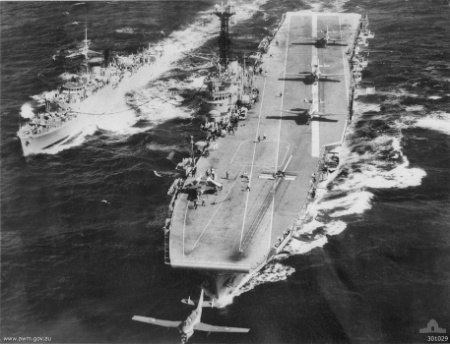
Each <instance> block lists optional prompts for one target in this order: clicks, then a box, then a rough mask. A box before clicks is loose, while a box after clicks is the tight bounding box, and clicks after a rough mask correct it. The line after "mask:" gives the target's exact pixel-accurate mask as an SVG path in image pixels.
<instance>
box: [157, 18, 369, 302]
mask: <svg viewBox="0 0 450 344" xmlns="http://www.w3.org/2000/svg"><path fill="white" fill-rule="evenodd" d="M361 26H362V24H361V16H360V15H359V14H342V13H315V12H309V11H302V12H289V13H286V15H285V16H284V18H283V21H282V24H281V25H280V27H279V29H278V31H277V32H276V34H275V36H274V37H273V38H272V40H271V44H270V46H269V48H268V51H267V53H266V54H265V55H264V57H263V60H262V66H261V69H260V72H261V74H260V75H259V76H257V77H256V80H255V85H256V86H257V87H258V89H259V101H258V102H257V103H256V104H255V106H254V107H253V108H252V109H251V110H250V111H249V112H248V115H247V118H246V120H245V121H240V122H239V127H238V130H237V131H236V132H235V133H234V134H232V135H227V136H226V137H225V138H220V139H218V140H217V141H215V142H213V143H212V147H211V148H212V149H211V150H210V154H209V156H207V157H201V158H199V159H198V161H197V163H196V169H195V175H191V176H190V177H188V178H187V179H186V180H185V181H184V185H187V184H189V183H190V185H192V183H194V184H195V180H197V181H198V180H199V179H200V178H209V179H207V180H210V181H214V183H215V184H217V185H220V187H219V190H220V191H218V192H216V193H212V194H204V195H202V196H201V199H199V201H198V202H197V201H193V198H192V195H190V194H189V193H183V192H178V193H176V194H175V196H174V198H173V202H172V203H171V220H170V226H167V227H166V253H165V254H166V257H165V258H166V263H168V264H170V265H171V266H173V267H176V268H188V269H196V270H203V271H205V272H207V274H208V275H209V276H212V277H213V279H214V283H213V284H214V285H211V286H210V288H209V289H210V295H211V296H213V297H214V298H215V299H216V300H217V304H220V302H221V300H224V299H226V298H227V297H228V296H229V295H232V293H233V291H234V290H236V288H238V287H240V286H242V285H243V284H244V283H245V282H246V281H247V280H248V279H249V278H250V277H251V276H252V274H254V273H255V272H256V271H258V269H260V268H261V267H263V266H264V265H265V264H266V263H267V262H268V261H269V260H270V259H271V257H273V256H274V255H276V254H277V252H279V251H280V250H281V248H282V247H283V246H284V245H285V244H286V243H287V242H288V241H289V240H290V239H291V236H292V232H293V230H294V229H295V227H296V226H297V228H298V226H299V223H300V222H301V219H302V218H304V216H305V215H306V214H305V212H306V209H307V205H308V203H310V202H311V201H312V200H313V199H314V194H315V192H314V187H315V186H317V176H318V174H317V173H318V172H320V169H323V163H324V159H325V156H324V154H325V153H326V152H327V151H329V150H327V147H336V146H339V144H340V143H341V142H342V140H343V138H344V135H345V131H346V127H347V122H348V121H349V120H350V114H349V109H350V106H351V105H350V104H351V102H352V87H353V85H352V83H353V76H352V73H351V65H350V63H349V61H350V59H351V58H352V57H353V55H354V49H355V42H356V39H357V37H358V35H359V30H360V28H361ZM325 31H326V32H327V35H328V32H332V33H333V35H334V36H337V37H338V38H339V40H340V41H342V42H346V44H345V45H344V44H340V45H332V44H330V45H327V46H326V47H317V46H316V45H315V44H306V43H302V42H305V41H306V40H308V39H309V40H312V39H317V37H320V36H321V32H325ZM319 61H320V62H319ZM319 64H320V65H321V72H322V73H323V74H327V75H332V77H329V78H328V77H322V78H320V79H319V80H312V82H308V81H307V80H306V79H305V78H302V76H301V74H302V73H303V72H305V71H311V70H312V68H313V67H314V66H315V65H319ZM316 67H318V66H316ZM311 74H312V73H311ZM311 104H312V105H311ZM312 106H315V107H317V108H316V109H314V110H315V111H317V112H318V113H323V114H330V116H324V117H321V116H312V118H308V114H307V112H308V111H309V110H308V109H311V107H312ZM303 109H306V110H307V111H306V110H305V111H303ZM302 111H303V112H304V113H303V112H302ZM331 115H332V116H331ZM205 176H208V177H205ZM200 200H201V202H200Z"/></svg>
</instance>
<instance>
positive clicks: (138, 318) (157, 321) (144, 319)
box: [131, 315, 182, 327]
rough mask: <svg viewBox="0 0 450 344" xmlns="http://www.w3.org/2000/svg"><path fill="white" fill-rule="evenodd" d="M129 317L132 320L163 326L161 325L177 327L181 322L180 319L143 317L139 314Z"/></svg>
mask: <svg viewBox="0 0 450 344" xmlns="http://www.w3.org/2000/svg"><path fill="white" fill-rule="evenodd" d="M131 319H132V320H134V321H140V322H143V323H146V324H151V325H157V326H163V327H178V326H180V324H181V323H182V322H181V321H171V320H160V319H156V318H150V317H143V316H140V315H134V316H133V318H131Z"/></svg>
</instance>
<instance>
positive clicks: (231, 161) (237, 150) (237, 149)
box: [230, 141, 245, 165]
mask: <svg viewBox="0 0 450 344" xmlns="http://www.w3.org/2000/svg"><path fill="white" fill-rule="evenodd" d="M244 142H245V141H241V143H239V146H237V148H236V151H235V152H234V154H233V157H232V158H231V160H230V165H231V164H233V161H234V158H236V154H237V153H238V152H239V149H241V146H242V144H243V143H244Z"/></svg>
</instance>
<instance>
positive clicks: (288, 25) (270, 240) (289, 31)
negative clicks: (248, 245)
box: [267, 16, 291, 252]
mask: <svg viewBox="0 0 450 344" xmlns="http://www.w3.org/2000/svg"><path fill="white" fill-rule="evenodd" d="M288 20H289V22H288V23H287V37H286V52H285V54H284V72H283V74H284V75H283V93H282V94H281V102H280V117H283V111H282V110H283V107H284V90H285V88H286V69H287V58H288V50H289V37H290V33H291V17H290V16H289V17H288ZM282 122H283V120H282V119H280V126H279V129H278V147H277V154H276V159H275V166H276V168H277V170H278V168H279V167H278V159H279V154H280V143H281V123H282ZM275 187H276V180H275V182H274V183H273V186H272V211H271V212H270V228H269V229H270V231H269V245H268V249H267V252H269V251H270V248H271V247H272V231H273V218H274V213H275Z"/></svg>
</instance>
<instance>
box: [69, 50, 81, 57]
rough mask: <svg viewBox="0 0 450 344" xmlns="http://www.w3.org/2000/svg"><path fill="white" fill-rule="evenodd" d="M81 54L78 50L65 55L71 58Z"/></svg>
mask: <svg viewBox="0 0 450 344" xmlns="http://www.w3.org/2000/svg"><path fill="white" fill-rule="evenodd" d="M80 55H81V53H80V52H78V51H77V52H75V53H72V54H69V55H66V56H65V57H66V58H68V59H70V58H72V57H75V56H80Z"/></svg>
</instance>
